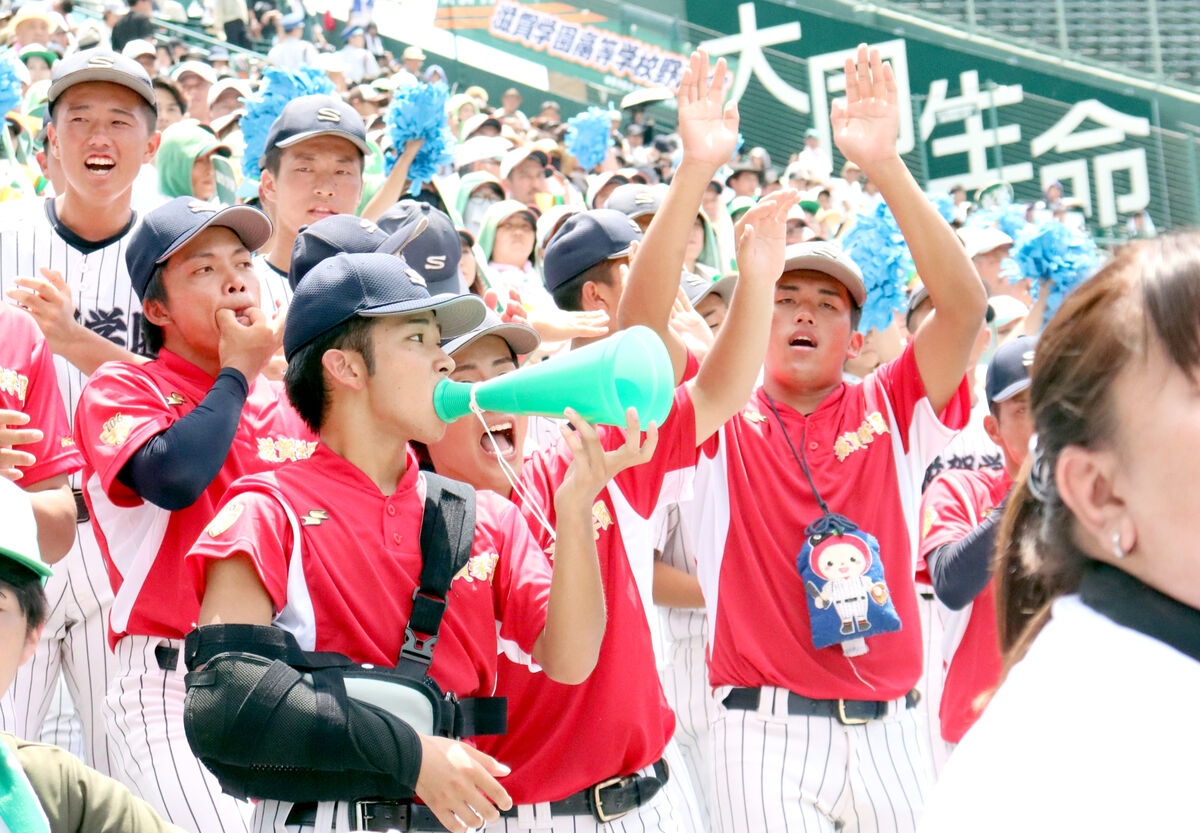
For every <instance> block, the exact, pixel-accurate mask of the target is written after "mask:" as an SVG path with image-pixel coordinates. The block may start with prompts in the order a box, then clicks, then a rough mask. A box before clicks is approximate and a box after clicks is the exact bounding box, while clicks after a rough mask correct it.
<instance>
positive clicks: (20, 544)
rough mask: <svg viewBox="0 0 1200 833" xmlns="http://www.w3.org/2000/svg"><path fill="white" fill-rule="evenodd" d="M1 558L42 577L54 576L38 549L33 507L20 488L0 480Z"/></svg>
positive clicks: (44, 578) (9, 481) (44, 580)
mask: <svg viewBox="0 0 1200 833" xmlns="http://www.w3.org/2000/svg"><path fill="white" fill-rule="evenodd" d="M0 556H3V557H5V558H9V559H12V560H13V561H15V562H17V563H18V564H20V565H21V566H22V567H27V568H28V569H30V570H32V571H33V572H34V573H35V574H37V575H39V576H41V577H42V583H43V584H45V583H46V578H47V577H49V576H51V575H53V574H54V571H53V570H51V569H50V565H48V564H46V562H44V561H42V553H41V550H40V549H38V540H37V521H35V520H34V518H33V504H32V503H30V502H29V496H28V495H26V494H25V492H23V491H22V490H21V487H20V486H18V485H17V484H16V483H13V482H12V481H11V480H7V479H5V478H2V477H0Z"/></svg>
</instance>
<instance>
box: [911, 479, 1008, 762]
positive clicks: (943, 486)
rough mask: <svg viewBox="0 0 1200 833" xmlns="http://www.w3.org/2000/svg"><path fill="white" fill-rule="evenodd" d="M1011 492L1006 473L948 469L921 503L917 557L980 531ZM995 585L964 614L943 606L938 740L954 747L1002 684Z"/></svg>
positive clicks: (976, 599)
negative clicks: (981, 701)
mask: <svg viewBox="0 0 1200 833" xmlns="http://www.w3.org/2000/svg"><path fill="white" fill-rule="evenodd" d="M1011 487H1012V480H1011V479H1010V478H1009V476H1008V474H1007V472H1005V471H1004V469H979V470H978V471H969V470H965V469H963V470H958V469H952V470H950V471H948V472H945V473H944V474H942V475H940V476H938V477H937V478H936V479H935V480H934V481H933V482H932V483H930V484H929V488H928V489H927V490H926V491H925V496H924V497H923V498H922V500H921V557H922V558H925V557H927V556H928V555H929V553H931V552H933V551H934V550H936V549H937V548H938V547H940V546H943V545H945V544H953V543H955V542H956V541H960V540H962V539H963V538H965V537H966V535H967V533H968V532H970V531H971V530H972V529H974V528H975V527H977V526H979V524H980V523H982V522H983V520H984V519H985V518H986V517H987V516H988V515H989V514H991V512H992V510H993V509H994V508H995V507H996V504H998V503H999V502H1000V501H1002V500H1004V496H1005V495H1006V494H1008V490H1009V489H1010V488H1011ZM995 585H996V583H995V581H994V580H993V581H989V582H988V583H987V586H986V587H984V588H983V590H982V591H980V593H979V595H978V596H976V597H975V600H974V601H973V602H971V603H970V604H969V605H967V606H966V607H964V608H963V609H962V610H950V609H949V608H947V607H946V606H945V605H941V612H942V622H943V624H944V627H945V633H944V637H943V641H942V657H943V662H944V664H945V666H946V682H945V686H944V687H943V689H942V703H941V707H940V710H939V716H940V717H941V724H942V737H943V738H944V739H945V740H947V741H949V742H950V743H958V742H959V741H960V740H962V736H963V735H964V734H966V731H967V729H970V728H971V726H972V725H973V724H974V723H975V720H976V719H977V718H978V717H979V710H978V709H976V707H975V701H976V700H977V699H978V698H979V695H980V694H983V693H984V692H986V691H989V690H991V689H992V688H994V687H995V686H996V684H997V683H998V682H1000V671H1001V669H1002V667H1003V661H1002V658H1001V656H1000V638H999V636H998V635H997V633H996V586H995Z"/></svg>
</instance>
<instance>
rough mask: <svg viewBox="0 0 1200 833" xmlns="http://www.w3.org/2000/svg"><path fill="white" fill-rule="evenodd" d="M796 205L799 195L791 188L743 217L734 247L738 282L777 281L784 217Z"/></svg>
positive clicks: (784, 236)
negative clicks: (735, 248) (735, 246)
mask: <svg viewBox="0 0 1200 833" xmlns="http://www.w3.org/2000/svg"><path fill="white" fill-rule="evenodd" d="M799 201H800V192H799V191H797V190H795V189H794V188H789V189H787V190H786V191H776V192H775V193H773V194H770V195H769V196H766V197H763V198H762V199H761V200H759V201H758V202H757V203H755V204H754V205H753V206H752V207H751V208H750V210H749V211H747V212H746V213H745V215H743V217H742V221H743V222H742V224H741V226H742V228H741V233H740V235H739V237H738V243H737V261H738V280H739V281H744V280H760V281H765V282H768V283H770V284H774V283H775V281H777V280H779V276H780V275H781V274H783V263H784V251H785V249H786V248H787V246H786V241H787V213H788V211H789V210H790V209H791V207H792V206H793V205H795V204H796V203H798V202H799Z"/></svg>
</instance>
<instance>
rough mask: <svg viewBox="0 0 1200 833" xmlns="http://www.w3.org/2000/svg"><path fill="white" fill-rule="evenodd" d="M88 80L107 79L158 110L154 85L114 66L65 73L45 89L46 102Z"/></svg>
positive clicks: (53, 100)
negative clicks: (144, 82) (143, 81)
mask: <svg viewBox="0 0 1200 833" xmlns="http://www.w3.org/2000/svg"><path fill="white" fill-rule="evenodd" d="M89 81H107V82H108V83H110V84H119V85H121V86H122V87H125V88H126V89H129V90H133V91H134V92H135V93H137V94H138V95H140V96H141V97H142V98H143V99H144V100H145V101H146V103H147V104H149V105H150V106H151V107H153V108H154V110H155V112H158V99H157V98H156V97H155V95H154V87H152V86H149V85H147V84H143V83H141V82H140V81H139V80H138V79H137V78H136V77H133V76H130V74H129V73H127V72H125V71H123V70H120V69H117V68H115V67H93V66H89V67H86V68H85V69H80V70H76V71H75V72H70V73H67V74H66V75H64V76H63V77H62V78H59V79H58V80H57V81H55V82H54V83H53V84H51V85H50V89H48V90H47V91H46V102H47V104H51V105H52V104H54V102H55V101H57V100H58V98H59V96H61V95H62V94H63V93H65V92H66V91H67V90H69V89H70V88H71V87H74V86H77V85H79V84H86V83H87V82H89Z"/></svg>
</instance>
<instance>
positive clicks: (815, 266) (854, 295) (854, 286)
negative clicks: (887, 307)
mask: <svg viewBox="0 0 1200 833" xmlns="http://www.w3.org/2000/svg"><path fill="white" fill-rule="evenodd" d="M802 269H807V270H810V271H813V272H820V273H821V274H823V275H828V276H829V277H831V278H833V279H834V280H835V281H837V282H838V283H840V284H841V285H842V286H844V287H846V290H847V291H848V292H849V293H850V298H851V299H852V300H853V301H854V303H855V304H857V305H858V306H859V307H862V305H863V304H864V303H866V301H867V287H866V285H865V284H863V280H862V278H861V277H859V276H858V275H857V274H855V273H854V272H853V271H852V270H851V269H850V268H849V267H847V266H845V265H843V264H841V263H839V262H838V261H836V260H834V259H833V258H830V257H826V256H824V255H816V254H797V255H792V256H791V257H789V258H788V259H787V260H786V261H785V262H784V264H783V273H785V274H786V273H787V272H797V271H800V270H802Z"/></svg>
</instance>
